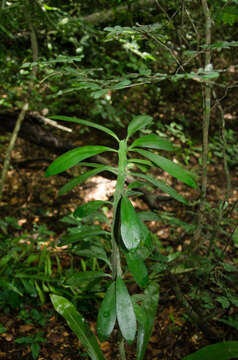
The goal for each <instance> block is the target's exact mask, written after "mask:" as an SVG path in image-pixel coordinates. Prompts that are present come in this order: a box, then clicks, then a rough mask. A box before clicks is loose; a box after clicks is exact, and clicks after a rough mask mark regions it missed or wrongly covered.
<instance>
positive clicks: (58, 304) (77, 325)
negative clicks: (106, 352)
mask: <svg viewBox="0 0 238 360" xmlns="http://www.w3.org/2000/svg"><path fill="white" fill-rule="evenodd" d="M50 298H51V301H52V303H53V306H54V308H55V310H56V311H57V312H58V313H59V314H60V315H62V316H63V317H64V318H65V320H66V321H67V323H68V325H69V327H70V328H71V329H72V330H73V332H74V333H75V335H76V336H77V337H78V339H79V341H80V342H81V344H82V345H83V346H84V347H85V349H86V350H87V353H88V355H89V356H90V358H91V359H92V360H105V358H104V356H103V353H102V351H101V349H100V347H99V345H98V342H97V339H96V337H95V335H94V334H93V333H92V332H91V331H90V329H89V327H88V325H87V324H86V322H85V320H84V318H83V317H82V315H81V314H80V313H79V312H78V311H77V310H76V309H75V307H74V306H73V304H72V303H71V302H70V301H68V300H67V299H65V298H64V297H62V296H58V295H50Z"/></svg>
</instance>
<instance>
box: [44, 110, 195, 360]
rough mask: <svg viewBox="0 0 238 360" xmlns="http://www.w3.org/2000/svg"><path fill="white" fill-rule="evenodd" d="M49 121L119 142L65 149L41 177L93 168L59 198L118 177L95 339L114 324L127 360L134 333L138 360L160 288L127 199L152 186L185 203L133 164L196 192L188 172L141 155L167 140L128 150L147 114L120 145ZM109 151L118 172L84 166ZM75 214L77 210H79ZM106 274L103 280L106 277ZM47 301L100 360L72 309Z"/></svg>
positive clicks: (142, 142) (147, 242)
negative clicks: (135, 291) (95, 178)
mask: <svg viewBox="0 0 238 360" xmlns="http://www.w3.org/2000/svg"><path fill="white" fill-rule="evenodd" d="M54 119H58V120H64V121H70V122H74V123H78V124H81V125H86V126H90V127H94V128H96V129H98V130H101V131H103V132H105V133H107V134H108V135H110V136H112V137H113V138H114V139H115V140H116V141H117V143H118V148H117V149H114V148H110V147H106V146H91V145H90V146H83V147H79V148H76V149H73V150H70V151H68V152H67V153H65V154H63V155H61V156H60V157H58V158H57V159H56V160H55V161H54V162H53V163H52V164H51V165H50V166H49V167H48V169H47V171H46V176H50V175H56V174H59V173H60V172H63V171H65V170H67V169H69V168H71V167H72V166H74V165H76V164H77V165H80V166H87V167H91V168H92V170H89V171H87V172H85V173H84V174H82V175H79V176H78V177H76V178H74V179H73V180H71V181H70V182H68V183H67V184H66V185H64V186H63V187H62V188H61V189H60V192H59V193H60V194H64V193H65V192H67V191H70V190H71V189H72V188H73V187H74V186H76V185H79V184H80V183H82V182H83V181H85V180H87V179H88V178H89V177H90V176H92V175H96V174H98V173H100V172H102V171H109V172H112V173H113V174H114V175H116V176H117V183H116V189H115V192H114V198H113V202H112V203H111V205H112V208H113V219H112V223H111V231H110V236H111V264H110V268H111V275H110V281H109V284H108V288H107V291H106V294H105V296H104V299H103V302H102V304H101V307H100V309H99V313H98V319H97V333H98V337H99V339H100V340H104V339H106V338H108V337H109V336H110V334H111V333H112V331H113V329H114V328H115V325H116V322H117V324H118V327H119V329H120V333H121V342H120V346H119V349H120V356H121V359H123V360H124V359H126V354H125V348H124V341H126V342H128V343H132V342H133V341H134V339H135V337H136V333H137V354H136V359H137V360H142V359H143V358H144V354H145V351H146V347H147V344H148V342H149V338H150V335H151V332H152V327H153V323H154V318H155V316H156V311H157V305H158V299H159V288H158V285H157V284H156V283H155V282H152V281H149V276H148V272H147V268H146V265H145V263H144V260H145V258H146V257H147V256H148V254H149V253H150V249H151V237H150V232H149V230H148V228H147V227H146V226H145V224H144V223H143V222H142V220H141V218H140V216H139V215H138V214H137V213H136V211H135V209H134V206H133V205H132V202H131V200H130V197H131V196H138V195H140V194H141V193H140V191H139V190H137V189H138V187H142V186H150V187H152V186H154V187H158V188H159V189H161V190H162V191H164V192H166V193H168V194H169V195H170V196H171V197H173V198H174V199H176V200H178V201H180V202H182V203H184V204H186V203H187V201H186V200H185V199H184V198H183V197H182V196H181V195H180V194H179V193H177V191H176V190H175V189H173V188H171V187H169V186H168V185H167V184H166V183H165V182H163V181H161V180H157V179H156V178H155V177H153V176H151V175H148V174H145V173H141V172H135V171H133V166H132V165H133V164H139V165H140V164H142V165H143V166H147V167H149V168H150V167H152V166H153V165H155V166H157V167H160V168H161V169H163V170H164V171H166V172H167V173H169V174H170V175H172V176H174V177H175V178H177V179H178V180H180V181H182V182H184V183H185V184H187V185H189V186H191V187H196V183H195V181H194V179H193V177H192V176H191V174H190V173H189V172H188V171H187V170H184V169H183V168H181V167H180V166H179V165H177V164H175V163H174V162H172V161H171V160H169V159H167V158H165V157H163V156H161V155H158V154H157V153H154V152H152V151H149V150H145V149H155V150H156V151H158V150H165V151H172V150H173V145H172V144H171V143H170V142H169V141H168V140H166V139H164V138H160V137H159V136H157V135H155V134H150V135H145V136H142V137H139V138H137V139H136V140H134V141H133V142H132V144H131V145H129V140H130V139H131V137H132V136H133V135H134V134H135V133H136V132H137V131H139V130H142V129H144V128H145V127H147V126H149V125H150V124H151V122H152V118H151V117H150V116H148V115H140V116H136V117H134V119H133V120H132V121H131V123H130V124H129V126H128V129H127V137H126V138H125V139H123V140H119V138H118V137H117V135H116V134H115V133H114V132H113V131H112V130H110V129H108V128H106V127H104V126H101V125H98V124H95V123H92V122H90V121H85V120H81V119H76V118H70V117H64V116H55V117H54ZM109 151H110V152H113V153H117V155H118V167H117V168H115V167H112V166H105V165H101V164H98V163H90V162H85V161H84V160H86V159H87V158H90V157H91V156H95V155H97V154H100V153H103V152H109ZM129 153H135V154H137V155H140V157H139V158H138V157H137V158H129V157H128V154H129ZM141 157H142V158H141ZM143 158H144V159H143ZM129 178H130V179H132V178H134V179H136V180H134V181H132V182H130V184H129V185H128V186H127V179H129ZM107 203H108V202H107ZM102 204H103V202H98V203H97V202H96V203H95V201H94V202H89V203H87V206H86V208H87V209H89V210H90V209H91V208H93V209H94V208H95V207H96V208H99V207H100V206H101V205H102ZM78 209H80V207H79V208H78ZM78 209H76V212H77V211H78V212H79V211H80V210H78ZM81 210H82V208H81ZM147 220H148V219H147ZM122 257H123V258H125V260H126V263H127V267H128V269H129V271H130V273H131V274H132V276H133V277H134V279H135V281H136V283H137V284H138V285H139V287H141V288H144V289H145V291H144V294H143V295H134V296H130V294H129V292H128V289H127V286H126V283H125V280H124V274H125V271H126V270H127V268H124V267H122V262H121V258H122ZM123 263H124V262H123ZM105 275H107V276H108V274H105ZM51 300H52V303H53V305H54V307H55V309H56V311H58V312H59V313H60V314H61V315H62V316H64V318H65V319H66V320H67V322H68V325H69V326H70V327H71V329H72V330H73V331H74V332H75V333H76V335H77V336H78V337H79V339H80V341H81V343H82V345H84V346H85V348H86V350H87V352H88V354H89V356H90V357H91V359H95V360H100V359H104V357H103V354H102V352H101V350H100V347H99V345H98V343H97V340H96V337H95V336H94V335H93V334H92V333H91V332H90V330H89V328H88V326H87V324H86V323H85V321H84V319H83V317H82V315H81V314H79V313H78V312H77V310H76V309H75V307H74V306H73V305H72V304H71V303H70V302H69V301H68V300H67V299H65V298H64V297H62V296H58V295H54V294H52V295H51ZM138 302H139V303H140V305H139V304H138ZM137 324H138V325H137Z"/></svg>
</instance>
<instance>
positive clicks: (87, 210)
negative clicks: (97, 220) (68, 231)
mask: <svg viewBox="0 0 238 360" xmlns="http://www.w3.org/2000/svg"><path fill="white" fill-rule="evenodd" d="M105 203H108V202H107V201H103V200H92V201H89V202H87V203H85V204H83V205H80V206H78V207H77V209H76V210H75V211H74V216H78V217H80V218H84V217H86V216H88V215H90V214H91V213H93V212H95V211H97V210H98V209H99V208H100V207H101V206H102V205H103V204H105Z"/></svg>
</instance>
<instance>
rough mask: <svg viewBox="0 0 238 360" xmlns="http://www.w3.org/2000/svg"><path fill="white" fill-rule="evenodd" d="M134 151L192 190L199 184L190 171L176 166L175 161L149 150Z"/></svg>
mask: <svg viewBox="0 0 238 360" xmlns="http://www.w3.org/2000/svg"><path fill="white" fill-rule="evenodd" d="M133 151H136V152H138V153H139V154H141V155H142V156H145V157H146V158H147V159H149V160H150V161H152V162H153V163H155V165H157V166H159V167H160V168H161V169H163V170H164V171H166V172H167V173H169V174H170V175H172V176H174V177H175V178H176V179H178V180H180V181H182V182H183V183H185V184H187V185H189V186H191V187H192V188H196V187H197V184H196V182H195V180H194V179H193V176H192V175H191V174H190V173H189V171H187V170H185V169H183V168H182V167H181V166H179V165H177V164H175V163H174V162H173V161H171V160H169V159H166V158H165V157H163V156H160V155H157V154H154V153H152V152H150V151H147V150H142V149H134V150H133Z"/></svg>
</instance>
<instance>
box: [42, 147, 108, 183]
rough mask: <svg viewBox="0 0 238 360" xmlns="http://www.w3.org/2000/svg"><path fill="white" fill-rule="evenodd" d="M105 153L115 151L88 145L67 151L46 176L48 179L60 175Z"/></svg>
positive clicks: (54, 162) (52, 165) (50, 167)
mask: <svg viewBox="0 0 238 360" xmlns="http://www.w3.org/2000/svg"><path fill="white" fill-rule="evenodd" d="M105 151H115V150H114V149H112V148H109V147H107V146H96V145H95V146H94V145H88V146H81V147H78V148H76V149H73V150H70V151H67V152H66V153H64V154H63V155H61V156H59V157H58V158H57V159H56V160H55V161H53V163H52V164H51V165H50V166H49V167H48V169H47V170H46V173H45V176H46V177H48V176H51V175H56V174H59V173H61V172H63V171H65V170H67V169H69V168H71V167H72V166H74V165H76V164H78V163H79V162H80V161H82V160H84V159H87V158H89V157H91V156H94V155H97V154H100V153H102V152H105Z"/></svg>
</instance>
